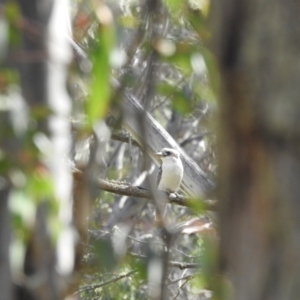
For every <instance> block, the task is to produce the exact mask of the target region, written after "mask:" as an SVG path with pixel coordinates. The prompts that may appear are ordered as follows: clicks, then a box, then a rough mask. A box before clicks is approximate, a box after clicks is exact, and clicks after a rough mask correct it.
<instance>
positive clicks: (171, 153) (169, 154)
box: [155, 148, 180, 161]
mask: <svg viewBox="0 0 300 300" xmlns="http://www.w3.org/2000/svg"><path fill="white" fill-rule="evenodd" d="M155 156H156V157H159V158H160V159H161V160H162V161H164V160H166V159H170V158H171V159H179V158H180V153H179V152H178V151H177V150H175V149H171V148H163V149H162V150H161V151H160V152H157V153H155Z"/></svg>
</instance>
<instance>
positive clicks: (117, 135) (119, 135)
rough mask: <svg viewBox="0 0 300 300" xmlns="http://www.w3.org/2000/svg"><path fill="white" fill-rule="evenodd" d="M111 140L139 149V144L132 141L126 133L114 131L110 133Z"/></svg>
mask: <svg viewBox="0 0 300 300" xmlns="http://www.w3.org/2000/svg"><path fill="white" fill-rule="evenodd" d="M111 139H112V140H116V141H120V142H124V143H128V144H129V143H130V142H131V144H132V145H133V146H136V147H139V148H141V146H140V144H139V143H138V142H137V141H136V140H134V139H133V138H132V137H131V136H130V134H129V133H128V132H126V131H122V130H114V131H113V132H112V133H111Z"/></svg>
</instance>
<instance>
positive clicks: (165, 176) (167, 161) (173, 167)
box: [158, 157, 183, 192]
mask: <svg viewBox="0 0 300 300" xmlns="http://www.w3.org/2000/svg"><path fill="white" fill-rule="evenodd" d="M182 176H183V165H182V162H181V160H180V159H178V158H175V157H166V158H164V159H163V162H162V174H161V179H160V182H159V185H158V189H159V190H163V191H169V192H176V191H177V189H178V188H179V185H180V183H181V180H182Z"/></svg>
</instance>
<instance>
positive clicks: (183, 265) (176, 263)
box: [130, 252, 199, 270]
mask: <svg viewBox="0 0 300 300" xmlns="http://www.w3.org/2000/svg"><path fill="white" fill-rule="evenodd" d="M130 255H131V256H132V257H134V258H137V259H146V258H147V256H146V255H142V254H137V253H133V252H131V253H130ZM168 266H169V267H174V268H179V269H180V270H184V269H196V268H199V264H197V263H183V262H179V261H169V262H168Z"/></svg>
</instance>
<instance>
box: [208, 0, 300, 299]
mask: <svg viewBox="0 0 300 300" xmlns="http://www.w3.org/2000/svg"><path fill="white" fill-rule="evenodd" d="M213 13H214V14H213V20H214V25H215V28H214V29H215V45H214V46H215V50H216V54H217V59H218V62H219V66H220V70H221V78H222V83H223V85H222V89H221V90H222V91H221V103H220V119H221V126H220V128H221V129H220V134H219V146H220V173H219V175H220V176H219V187H220V188H219V199H220V202H221V211H220V236H221V246H220V265H219V266H220V269H221V270H222V272H223V273H226V274H227V275H228V276H229V280H230V282H231V285H232V287H233V291H234V296H233V297H232V298H231V299H249V300H250V299H256V300H259V299H263V300H267V299H272V300H276V299H299V294H300V201H299V200H300V199H299V198H300V126H299V124H298V120H299V119H300V97H299V95H300V84H299V78H300V67H299V61H300V2H298V1H295V0H287V1H280V0H271V1H269V0H268V1H267V0H254V1H250V0H230V1H216V3H215V7H214V8H213ZM224 298H225V297H224Z"/></svg>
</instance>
